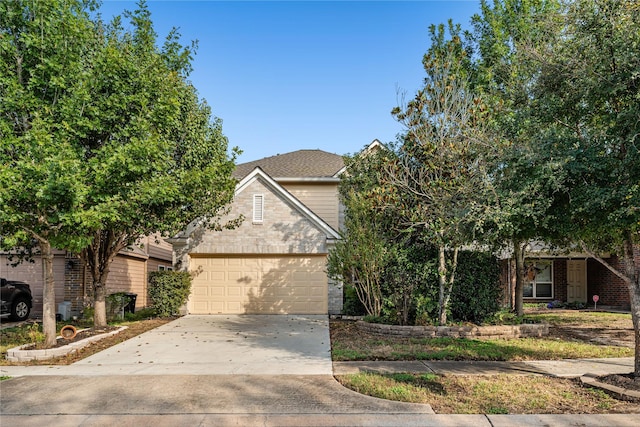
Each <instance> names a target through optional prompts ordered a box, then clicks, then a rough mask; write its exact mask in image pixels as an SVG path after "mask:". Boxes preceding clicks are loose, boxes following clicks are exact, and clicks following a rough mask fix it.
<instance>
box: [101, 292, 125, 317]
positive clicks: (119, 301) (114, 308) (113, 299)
mask: <svg viewBox="0 0 640 427" xmlns="http://www.w3.org/2000/svg"><path fill="white" fill-rule="evenodd" d="M130 301H131V297H130V296H129V295H128V292H115V293H112V294H109V295H108V296H107V298H106V303H107V320H114V319H122V318H124V308H125V307H126V306H127V304H129V302H130Z"/></svg>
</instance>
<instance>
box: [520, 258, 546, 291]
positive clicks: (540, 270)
mask: <svg viewBox="0 0 640 427" xmlns="http://www.w3.org/2000/svg"><path fill="white" fill-rule="evenodd" d="M522 296H523V297H525V298H553V262H551V261H538V262H536V263H535V264H532V265H531V266H529V269H528V272H527V274H525V283H524V289H523V294H522Z"/></svg>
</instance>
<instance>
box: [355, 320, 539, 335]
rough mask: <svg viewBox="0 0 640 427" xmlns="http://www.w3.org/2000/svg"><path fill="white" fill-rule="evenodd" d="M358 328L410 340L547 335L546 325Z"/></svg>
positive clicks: (364, 325) (363, 324)
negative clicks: (409, 338) (410, 338)
mask: <svg viewBox="0 0 640 427" xmlns="http://www.w3.org/2000/svg"><path fill="white" fill-rule="evenodd" d="M356 325H357V326H358V328H359V329H360V330H362V331H365V332H370V333H373V334H379V335H396V336H403V337H412V338H435V337H452V338H477V339H496V338H498V339H500V338H501V339H510V338H528V337H542V336H545V335H548V334H549V325H548V324H546V323H537V324H523V325H501V326H493V325H492V326H475V325H474V326H398V325H383V324H379V323H368V322H364V321H358V322H357V323H356Z"/></svg>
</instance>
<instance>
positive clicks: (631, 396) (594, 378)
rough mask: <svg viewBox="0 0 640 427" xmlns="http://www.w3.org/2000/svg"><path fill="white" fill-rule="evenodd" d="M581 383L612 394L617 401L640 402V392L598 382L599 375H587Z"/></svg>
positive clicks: (581, 378)
mask: <svg viewBox="0 0 640 427" xmlns="http://www.w3.org/2000/svg"><path fill="white" fill-rule="evenodd" d="M580 381H581V382H582V383H583V384H586V385H588V386H590V387H597V388H600V389H602V390H605V391H606V392H607V393H609V394H612V395H613V396H614V397H615V398H616V399H619V400H626V401H632V402H640V392H638V391H635V390H628V389H625V388H621V387H618V386H615V385H612V384H607V383H603V382H601V381H598V375H596V374H585V375H583V376H581V377H580Z"/></svg>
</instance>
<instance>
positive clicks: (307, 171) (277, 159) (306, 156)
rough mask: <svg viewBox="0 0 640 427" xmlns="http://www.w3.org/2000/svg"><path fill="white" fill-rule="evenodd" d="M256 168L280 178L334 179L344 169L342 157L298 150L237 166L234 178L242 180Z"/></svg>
mask: <svg viewBox="0 0 640 427" xmlns="http://www.w3.org/2000/svg"><path fill="white" fill-rule="evenodd" d="M256 167H259V168H260V169H262V170H263V171H264V172H266V173H267V174H268V175H269V176H271V177H273V178H275V179H278V178H332V177H336V175H337V174H338V172H340V170H342V168H344V160H343V159H342V156H339V155H337V154H333V153H328V152H326V151H322V150H298V151H293V152H291V153H286V154H278V155H275V156H271V157H265V158H264V159H260V160H255V161H252V162H248V163H242V164H239V165H237V166H236V170H235V172H234V174H233V175H234V176H235V177H236V178H238V179H242V178H243V177H245V176H247V175H248V174H249V173H251V171H253V170H254V169H255V168H256Z"/></svg>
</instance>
